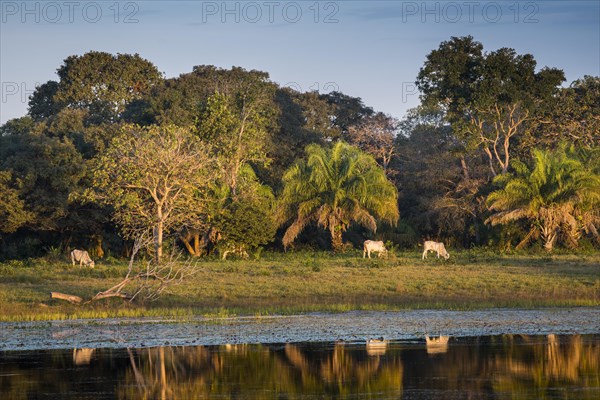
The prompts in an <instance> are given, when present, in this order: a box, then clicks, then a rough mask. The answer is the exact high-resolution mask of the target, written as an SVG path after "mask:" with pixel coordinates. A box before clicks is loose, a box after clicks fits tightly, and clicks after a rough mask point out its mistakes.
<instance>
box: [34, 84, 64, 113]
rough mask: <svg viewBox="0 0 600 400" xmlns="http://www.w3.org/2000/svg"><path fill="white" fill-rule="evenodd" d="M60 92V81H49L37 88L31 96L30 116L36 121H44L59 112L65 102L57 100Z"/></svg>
mask: <svg viewBox="0 0 600 400" xmlns="http://www.w3.org/2000/svg"><path fill="white" fill-rule="evenodd" d="M57 92H58V82H56V81H48V82H46V83H44V84H42V85H39V86H38V87H36V88H35V91H34V92H33V94H32V95H31V96H30V97H29V103H28V104H29V113H28V114H29V116H30V117H31V118H33V120H35V121H42V120H44V119H46V118H50V117H52V116H53V115H55V114H57V113H58V112H59V111H60V110H61V109H62V108H63V107H64V104H60V103H59V102H57V101H56V100H55V96H56V93H57Z"/></svg>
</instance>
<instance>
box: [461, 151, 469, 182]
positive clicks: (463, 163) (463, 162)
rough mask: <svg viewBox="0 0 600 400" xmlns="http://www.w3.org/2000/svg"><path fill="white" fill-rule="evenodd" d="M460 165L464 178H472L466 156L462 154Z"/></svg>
mask: <svg viewBox="0 0 600 400" xmlns="http://www.w3.org/2000/svg"><path fill="white" fill-rule="evenodd" d="M460 166H461V168H462V172H463V178H465V179H466V180H469V179H470V175H469V168H468V167H467V161H466V160H465V157H464V156H460Z"/></svg>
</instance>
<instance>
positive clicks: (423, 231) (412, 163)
mask: <svg viewBox="0 0 600 400" xmlns="http://www.w3.org/2000/svg"><path fill="white" fill-rule="evenodd" d="M444 117H445V114H444V112H443V111H442V110H440V109H439V108H438V107H425V106H421V107H418V108H415V109H412V110H410V111H409V113H408V115H407V117H406V118H405V119H404V120H403V121H402V122H401V124H400V134H399V135H398V137H397V138H396V143H395V146H396V148H397V152H398V157H397V158H396V159H395V160H394V162H393V166H392V167H393V168H395V169H397V170H398V174H397V175H396V177H395V181H396V184H397V186H398V188H399V191H400V199H399V205H400V209H402V210H403V221H404V222H405V223H409V224H410V225H411V226H412V227H413V229H414V230H416V231H417V232H418V235H419V236H420V237H421V238H427V239H436V240H438V239H444V240H446V241H447V240H456V242H459V243H460V242H462V244H463V245H466V246H468V245H469V244H470V243H472V242H475V243H480V239H481V237H480V226H479V225H480V223H479V221H480V218H481V213H482V211H483V209H484V208H485V206H484V204H483V203H484V200H485V196H484V195H483V194H482V193H481V191H482V188H483V187H484V186H483V184H484V182H485V180H486V179H482V177H483V176H485V175H486V169H485V168H486V165H485V164H483V162H482V160H481V155H480V154H479V153H476V154H475V155H471V154H469V153H468V152H465V149H464V142H463V141H461V140H459V139H458V138H457V137H456V136H455V135H454V132H453V130H452V127H451V126H450V124H448V122H446V120H445V118H444Z"/></svg>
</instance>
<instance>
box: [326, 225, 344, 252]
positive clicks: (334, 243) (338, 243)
mask: <svg viewBox="0 0 600 400" xmlns="http://www.w3.org/2000/svg"><path fill="white" fill-rule="evenodd" d="M329 231H330V232H331V247H332V248H333V251H334V252H335V253H340V252H341V251H342V250H343V249H344V244H343V242H342V227H341V226H340V225H330V226H329Z"/></svg>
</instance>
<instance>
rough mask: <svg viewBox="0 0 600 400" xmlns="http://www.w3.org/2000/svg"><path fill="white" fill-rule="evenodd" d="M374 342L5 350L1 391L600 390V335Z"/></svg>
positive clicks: (358, 393)
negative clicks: (439, 345) (379, 346)
mask: <svg viewBox="0 0 600 400" xmlns="http://www.w3.org/2000/svg"><path fill="white" fill-rule="evenodd" d="M367 350H368V349H367V348H366V346H365V344H364V342H363V343H344V342H339V343H298V344H280V345H224V346H210V347H208V346H207V347H205V346H195V347H156V348H143V349H95V350H93V349H74V350H72V351H65V350H53V351H31V352H0V387H1V388H2V390H1V392H2V398H3V399H4V398H7V399H27V398H38V397H45V398H46V397H47V398H60V399H68V398H82V394H85V393H88V394H90V397H97V394H99V393H101V394H102V396H103V397H105V398H120V399H140V398H141V399H186V398H187V399H209V398H238V399H259V400H260V399H273V398H277V399H280V398H281V399H290V400H292V399H299V398H302V399H306V398H309V399H310V398H319V399H348V398H357V397H361V398H363V397H364V398H382V397H385V398H401V397H402V396H406V395H407V393H408V394H410V395H411V396H412V397H414V398H420V397H419V396H418V393H423V395H422V396H421V397H436V398H442V399H443V398H490V399H491V398H493V399H497V398H522V397H527V398H541V399H543V398H553V399H560V398H565V399H566V398H571V397H573V393H576V394H577V396H576V397H577V398H579V399H592V398H593V399H595V398H596V395H597V393H598V390H599V388H600V336H580V335H572V336H555V335H549V336H523V335H503V336H493V337H481V338H455V339H453V341H452V345H451V346H449V347H448V348H447V349H446V351H445V352H438V353H434V354H432V353H431V352H428V348H427V346H426V344H425V343H424V342H421V343H415V342H407V343H398V342H396V343H393V342H392V343H389V344H388V345H387V347H386V351H385V353H381V354H376V355H369V354H368V351H367ZM40 366H41V368H40ZM575 391H576V392H575ZM42 394H44V396H41V395H42ZM83 397H86V396H83Z"/></svg>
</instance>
